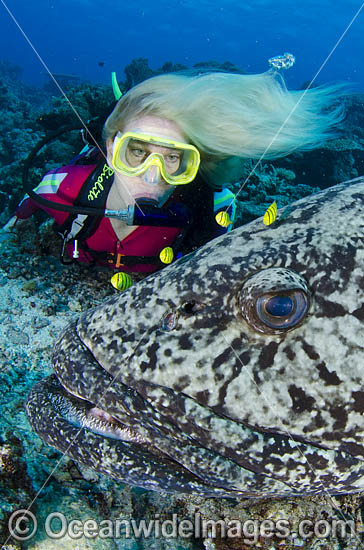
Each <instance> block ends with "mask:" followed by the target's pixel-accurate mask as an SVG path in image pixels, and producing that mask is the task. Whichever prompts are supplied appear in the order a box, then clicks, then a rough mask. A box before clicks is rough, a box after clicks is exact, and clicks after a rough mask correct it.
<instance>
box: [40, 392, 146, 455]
mask: <svg viewBox="0 0 364 550" xmlns="http://www.w3.org/2000/svg"><path fill="white" fill-rule="evenodd" d="M63 389H64V388H63ZM50 399H51V401H52V403H53V406H54V407H55V408H56V409H57V410H58V411H59V412H60V414H62V416H63V418H64V419H65V420H66V421H68V422H69V423H71V424H72V425H73V426H75V427H76V428H85V429H88V430H91V431H92V432H93V433H95V434H98V435H101V436H103V437H109V438H112V439H119V440H120V441H128V442H132V443H138V444H140V445H149V444H150V441H149V440H148V439H146V438H144V437H143V436H141V435H140V434H138V432H137V431H136V430H134V429H133V428H130V427H129V426H127V425H125V424H123V423H122V422H120V421H119V420H117V419H116V418H114V417H113V416H112V415H111V414H109V413H108V412H107V411H104V410H103V409H100V408H99V407H97V406H95V405H94V404H93V403H90V402H89V401H84V400H82V399H79V398H77V397H76V396H74V395H72V394H70V393H69V392H67V390H64V393H63V394H62V393H56V394H50Z"/></svg>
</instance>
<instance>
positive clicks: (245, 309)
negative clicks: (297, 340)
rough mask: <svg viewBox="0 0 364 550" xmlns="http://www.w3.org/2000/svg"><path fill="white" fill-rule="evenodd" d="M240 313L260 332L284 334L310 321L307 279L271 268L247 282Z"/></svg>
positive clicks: (280, 269) (293, 273)
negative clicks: (307, 319) (308, 315)
mask: <svg viewBox="0 0 364 550" xmlns="http://www.w3.org/2000/svg"><path fill="white" fill-rule="evenodd" d="M239 306H240V311H241V313H242V315H243V317H244V319H245V321H246V322H247V323H248V324H249V325H250V326H251V327H252V328H253V329H254V330H256V331H257V332H263V333H266V334H280V333H284V332H287V331H289V330H292V329H293V328H295V327H296V326H297V325H299V324H300V323H301V322H302V321H303V320H304V318H305V317H306V315H307V313H308V310H309V306H310V293H309V291H308V287H307V283H306V281H305V280H304V278H303V277H302V276H301V275H300V274H299V273H297V272H296V271H293V270H291V269H286V268H279V267H277V268H273V267H272V268H268V269H263V270H261V271H259V272H258V273H255V274H254V275H252V276H251V277H250V278H249V279H247V280H246V281H245V283H244V284H243V287H242V289H241V292H240V295H239Z"/></svg>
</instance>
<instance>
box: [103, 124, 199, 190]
mask: <svg viewBox="0 0 364 550" xmlns="http://www.w3.org/2000/svg"><path fill="white" fill-rule="evenodd" d="M133 141H135V142H137V143H138V142H141V143H142V144H145V145H146V149H145V152H146V155H147V156H146V158H143V160H142V162H140V164H138V165H137V166H130V164H128V162H127V160H126V157H127V149H128V147H129V146H130V144H131V143H132V142H133ZM149 146H153V147H154V146H156V147H161V148H163V149H167V150H168V152H169V151H178V153H179V154H180V162H179V167H178V169H177V170H176V171H175V172H174V173H172V174H171V173H170V172H169V171H168V169H167V162H166V160H165V156H166V155H165V154H163V153H162V152H155V151H152V150H151V151H150V153H149V154H147V153H148V147H149ZM151 166H157V167H158V168H159V170H160V173H161V175H162V177H163V179H164V180H165V181H166V182H167V183H169V184H170V185H185V184H187V183H190V182H191V181H193V180H194V179H195V177H196V175H197V172H198V168H199V166H200V153H199V151H198V149H197V148H196V147H194V145H190V144H188V143H183V142H179V141H175V140H172V139H167V138H163V137H158V136H152V135H149V134H141V133H137V132H125V133H121V132H118V133H117V134H116V136H115V138H114V143H113V151H112V167H113V169H114V170H116V171H117V172H120V173H121V174H124V175H126V176H139V175H141V174H143V173H144V172H145V171H146V170H148V168H149V167H151Z"/></svg>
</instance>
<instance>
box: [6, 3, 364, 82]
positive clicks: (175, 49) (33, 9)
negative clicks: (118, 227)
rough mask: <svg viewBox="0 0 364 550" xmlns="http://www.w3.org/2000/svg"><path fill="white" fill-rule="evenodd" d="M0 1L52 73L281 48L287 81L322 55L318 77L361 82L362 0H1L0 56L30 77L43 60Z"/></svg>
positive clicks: (102, 71)
mask: <svg viewBox="0 0 364 550" xmlns="http://www.w3.org/2000/svg"><path fill="white" fill-rule="evenodd" d="M4 2H5V4H6V5H7V7H8V8H9V10H10V11H11V12H12V14H13V15H14V17H15V18H16V19H17V21H18V23H19V26H20V27H21V29H22V31H23V32H24V33H25V34H26V35H27V37H28V39H29V40H30V41H31V42H32V43H33V45H34V48H35V49H36V50H37V53H38V55H39V56H40V57H41V58H42V59H43V61H44V63H45V64H46V65H47V66H48V67H49V69H50V70H51V71H53V72H54V73H67V74H75V75H78V76H80V77H81V78H82V79H86V80H90V81H93V82H100V83H107V82H109V76H110V71H112V70H116V71H117V73H118V77H119V79H120V80H122V79H123V77H124V75H123V68H124V67H125V65H127V64H128V63H130V61H131V60H132V59H133V58H136V57H146V58H148V59H149V64H150V66H151V67H152V68H153V69H156V68H158V67H159V66H161V65H162V64H163V63H164V62H165V61H172V62H174V63H182V64H184V65H187V66H189V67H191V66H193V64H194V63H196V62H198V61H206V60H211V59H214V60H217V61H219V62H224V61H226V60H228V61H231V62H233V63H234V64H236V65H237V66H239V67H240V68H242V69H245V70H247V71H249V72H263V71H265V70H267V68H268V65H267V59H268V58H269V57H272V56H273V55H277V54H281V53H283V52H286V51H288V52H292V53H293V54H294V55H295V56H296V59H297V61H296V65H295V66H294V67H293V68H292V69H290V71H289V72H288V74H287V75H286V78H287V82H288V85H289V87H291V88H293V87H300V86H301V85H302V84H303V83H304V82H306V81H308V80H311V79H312V78H313V77H314V76H315V75H316V73H317V72H318V71H319V69H320V67H321V65H322V64H323V63H325V60H326V59H327V57H328V56H330V54H331V57H330V58H329V59H328V61H327V62H326V63H325V66H324V68H323V69H322V71H321V72H320V74H319V75H318V77H317V82H319V83H323V82H331V81H344V82H349V83H350V84H352V85H353V88H354V89H356V90H358V89H359V90H361V91H363V90H364V73H363V70H362V68H363V53H364V47H363V40H362V37H363V36H364V9H363V10H362V11H361V12H360V13H359V15H358V17H357V18H356V19H355V21H354V22H353V23H352V25H351V27H350V28H348V25H349V24H350V22H351V20H352V19H353V17H354V16H355V14H356V13H357V12H358V10H359V9H360V7H361V5H362V2H361V0H335V2H333V1H332V0H305V1H303V2H292V0H244V1H242V0H198V1H196V0H156V1H155V2H152V1H151V0H138V1H137V2H131V1H125V0H124V1H121V2H120V1H111V0H103V1H102V2H100V1H93V0H53V1H52V0H34V1H33V2H26V1H24V0H23V1H21V0H20V1H19V0H0V59H8V60H9V61H11V62H15V63H16V64H18V65H21V66H22V67H23V68H24V71H23V79H24V80H25V81H26V82H28V83H31V84H37V85H38V84H42V83H43V82H44V81H45V75H44V73H45V68H44V66H43V65H42V64H41V62H40V61H39V59H38V57H37V55H36V54H35V52H34V51H33V50H32V48H31V46H30V45H29V44H28V43H27V42H26V40H25V38H24V36H23V35H22V33H21V31H20V30H19V28H18V27H17V26H16V24H15V23H14V22H13V20H12V19H11V18H10V16H9V14H8V13H7V11H6V9H5V7H4ZM345 31H347V32H346V34H345V36H344V37H343V38H342V41H341V42H340V43H339V44H338V45H337V47H336V49H335V50H334V51H333V48H334V47H335V45H336V44H337V42H338V41H339V40H340V38H341V37H342V35H343V33H345Z"/></svg>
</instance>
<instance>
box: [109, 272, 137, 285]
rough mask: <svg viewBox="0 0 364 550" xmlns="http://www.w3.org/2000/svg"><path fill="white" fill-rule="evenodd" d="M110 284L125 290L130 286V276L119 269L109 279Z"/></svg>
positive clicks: (131, 282)
mask: <svg viewBox="0 0 364 550" xmlns="http://www.w3.org/2000/svg"><path fill="white" fill-rule="evenodd" d="M110 282H111V284H112V286H113V287H114V288H116V290H126V289H127V288H129V287H131V286H132V284H133V281H132V278H131V277H130V276H129V275H128V274H127V273H124V272H123V271H119V272H118V273H115V274H114V275H113V276H112V277H111V280H110Z"/></svg>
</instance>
